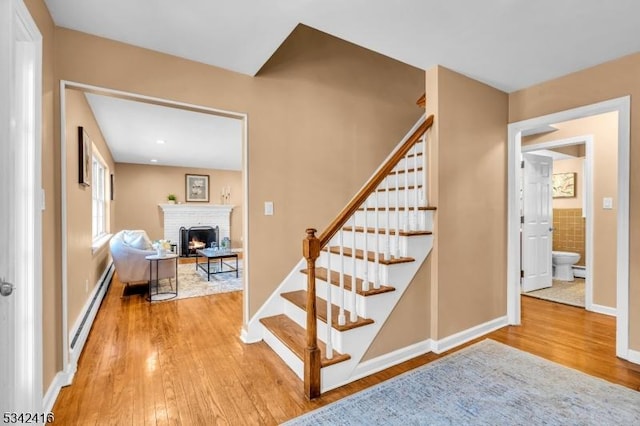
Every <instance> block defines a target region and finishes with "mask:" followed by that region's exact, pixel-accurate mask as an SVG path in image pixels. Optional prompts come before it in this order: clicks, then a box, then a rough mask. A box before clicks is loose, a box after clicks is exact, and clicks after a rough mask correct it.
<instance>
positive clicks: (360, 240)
mask: <svg viewBox="0 0 640 426" xmlns="http://www.w3.org/2000/svg"><path fill="white" fill-rule="evenodd" d="M353 234H354V233H353V232H350V231H344V238H343V242H344V245H345V247H351V246H352V238H353ZM355 237H356V248H357V249H364V240H365V238H366V239H367V250H368V251H372V252H375V251H376V248H377V250H378V252H379V253H384V251H385V249H386V248H387V247H389V250H391V251H393V250H395V247H396V242H395V240H396V237H395V235H387V234H378V235H375V234H374V233H372V232H367V233H366V234H365V233H364V232H355ZM409 238H413V237H406V236H402V235H401V236H400V238H399V240H400V244H399V249H400V251H401V252H403V253H404V252H405V247H406V244H407V239H409ZM334 241H335V242H336V243H337V242H338V240H334ZM376 242H377V245H376ZM336 245H338V244H336ZM407 255H409V256H410V254H409V253H408V252H407Z"/></svg>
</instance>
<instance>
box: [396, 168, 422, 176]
mask: <svg viewBox="0 0 640 426" xmlns="http://www.w3.org/2000/svg"><path fill="white" fill-rule="evenodd" d="M407 171H408V172H409V173H413V172H414V171H416V169H415V168H413V167H412V168H410V169H409V170H407ZM417 171H419V172H420V171H422V166H420V167H418V169H417ZM403 173H405V171H404V169H401V170H391V173H389V176H393V175H398V174H403Z"/></svg>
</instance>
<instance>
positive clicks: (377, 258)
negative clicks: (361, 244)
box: [365, 188, 380, 289]
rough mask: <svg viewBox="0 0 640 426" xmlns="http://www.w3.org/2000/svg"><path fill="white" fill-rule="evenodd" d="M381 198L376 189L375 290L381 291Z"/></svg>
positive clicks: (374, 233)
mask: <svg viewBox="0 0 640 426" xmlns="http://www.w3.org/2000/svg"><path fill="white" fill-rule="evenodd" d="M379 196H380V193H379V192H378V189H377V188H376V196H375V197H374V198H373V200H374V202H375V205H374V206H373V212H374V215H375V218H374V228H375V229H374V232H373V236H374V237H375V241H376V243H375V245H374V246H375V247H374V250H375V262H374V265H373V271H374V274H373V288H375V289H379V288H380V210H379V209H378V204H379V200H378V197H379ZM365 238H367V235H365Z"/></svg>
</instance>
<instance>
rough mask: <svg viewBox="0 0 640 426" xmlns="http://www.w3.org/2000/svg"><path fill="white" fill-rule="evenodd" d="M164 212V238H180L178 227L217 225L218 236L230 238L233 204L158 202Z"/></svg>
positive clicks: (172, 239)
mask: <svg viewBox="0 0 640 426" xmlns="http://www.w3.org/2000/svg"><path fill="white" fill-rule="evenodd" d="M158 207H160V208H161V209H162V211H163V212H164V239H165V240H170V241H173V242H176V243H177V242H178V241H179V240H180V237H179V235H180V228H181V227H183V226H184V227H185V228H189V227H191V226H213V227H214V228H215V227H216V226H217V227H219V230H220V233H219V238H220V239H222V238H224V237H228V238H231V235H230V234H231V212H232V211H233V206H231V205H226V204H225V205H223V204H159V205H158Z"/></svg>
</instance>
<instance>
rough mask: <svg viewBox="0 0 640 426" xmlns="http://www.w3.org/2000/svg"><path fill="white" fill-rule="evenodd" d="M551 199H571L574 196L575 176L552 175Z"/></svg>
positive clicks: (566, 174) (565, 174)
mask: <svg viewBox="0 0 640 426" xmlns="http://www.w3.org/2000/svg"><path fill="white" fill-rule="evenodd" d="M552 186H553V198H571V197H575V196H576V174H575V173H554V174H553V180H552Z"/></svg>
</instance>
